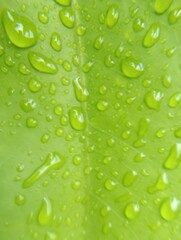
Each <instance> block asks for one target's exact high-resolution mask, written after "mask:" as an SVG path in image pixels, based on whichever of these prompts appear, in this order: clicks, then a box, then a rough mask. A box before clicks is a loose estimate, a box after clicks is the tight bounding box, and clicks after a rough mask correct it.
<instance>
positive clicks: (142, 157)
mask: <svg viewBox="0 0 181 240" xmlns="http://www.w3.org/2000/svg"><path fill="white" fill-rule="evenodd" d="M145 158H146V155H145V154H144V153H143V152H141V153H138V154H137V155H136V156H135V157H134V161H135V162H142V161H144V160H145Z"/></svg>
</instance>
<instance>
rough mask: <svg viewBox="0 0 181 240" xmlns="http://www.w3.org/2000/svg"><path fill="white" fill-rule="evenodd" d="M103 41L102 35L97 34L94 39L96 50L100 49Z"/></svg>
mask: <svg viewBox="0 0 181 240" xmlns="http://www.w3.org/2000/svg"><path fill="white" fill-rule="evenodd" d="M103 43H104V37H103V36H102V35H100V36H98V37H97V38H96V39H95V40H94V48H95V49H97V50H100V49H101V48H102V45H103Z"/></svg>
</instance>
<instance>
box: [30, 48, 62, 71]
mask: <svg viewBox="0 0 181 240" xmlns="http://www.w3.org/2000/svg"><path fill="white" fill-rule="evenodd" d="M28 59H29V61H30V63H31V65H32V67H34V68H35V69H36V70H38V71H39V72H42V73H51V74H55V73H57V71H58V69H57V66H56V65H55V63H54V62H53V60H51V59H50V58H47V57H45V56H44V55H43V54H41V53H37V52H29V54H28Z"/></svg>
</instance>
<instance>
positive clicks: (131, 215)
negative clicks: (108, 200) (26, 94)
mask: <svg viewBox="0 0 181 240" xmlns="http://www.w3.org/2000/svg"><path fill="white" fill-rule="evenodd" d="M139 212H140V206H139V204H138V203H129V204H128V205H127V206H126V208H125V211H124V213H125V216H126V217H127V218H128V219H130V220H133V219H135V218H136V217H137V215H138V213H139Z"/></svg>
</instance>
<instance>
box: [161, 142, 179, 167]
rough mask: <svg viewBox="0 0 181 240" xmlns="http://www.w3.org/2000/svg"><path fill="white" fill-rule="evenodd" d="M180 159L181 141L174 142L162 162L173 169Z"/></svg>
mask: <svg viewBox="0 0 181 240" xmlns="http://www.w3.org/2000/svg"><path fill="white" fill-rule="evenodd" d="M180 161H181V143H175V144H174V145H173V146H172V147H171V149H170V152H169V155H168V157H167V159H166V161H165V163H164V167H165V168H167V169H175V168H176V167H178V165H179V164H180Z"/></svg>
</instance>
